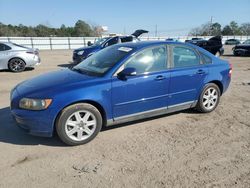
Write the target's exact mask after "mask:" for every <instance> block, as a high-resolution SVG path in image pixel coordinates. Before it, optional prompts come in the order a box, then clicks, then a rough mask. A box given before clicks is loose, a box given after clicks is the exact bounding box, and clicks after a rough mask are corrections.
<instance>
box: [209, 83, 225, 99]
mask: <svg viewBox="0 0 250 188" xmlns="http://www.w3.org/2000/svg"><path fill="white" fill-rule="evenodd" d="M208 83H213V84H216V85H217V86H218V87H219V89H220V95H222V94H223V91H224V88H223V84H222V82H221V81H219V80H212V81H210V82H208Z"/></svg>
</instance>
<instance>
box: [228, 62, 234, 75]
mask: <svg viewBox="0 0 250 188" xmlns="http://www.w3.org/2000/svg"><path fill="white" fill-rule="evenodd" d="M229 68H230V69H229V73H228V76H229V77H231V76H232V71H233V66H232V64H231V63H229Z"/></svg>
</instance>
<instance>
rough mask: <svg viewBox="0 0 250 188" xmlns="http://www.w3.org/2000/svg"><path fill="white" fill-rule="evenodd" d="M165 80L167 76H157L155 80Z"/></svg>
mask: <svg viewBox="0 0 250 188" xmlns="http://www.w3.org/2000/svg"><path fill="white" fill-rule="evenodd" d="M164 79H166V77H165V76H162V75H158V76H156V78H155V80H164Z"/></svg>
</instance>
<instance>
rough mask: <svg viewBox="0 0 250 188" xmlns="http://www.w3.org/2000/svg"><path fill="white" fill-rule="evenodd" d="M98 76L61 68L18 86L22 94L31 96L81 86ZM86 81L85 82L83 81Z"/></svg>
mask: <svg viewBox="0 0 250 188" xmlns="http://www.w3.org/2000/svg"><path fill="white" fill-rule="evenodd" d="M96 78H97V77H92V76H88V75H85V74H81V73H78V72H75V71H72V70H70V69H61V70H59V71H53V72H50V73H46V74H43V75H40V76H37V77H34V78H32V79H29V80H26V81H24V82H22V83H20V84H19V85H17V86H16V88H15V89H16V90H17V92H18V93H19V94H20V95H23V96H26V97H30V96H33V95H34V94H37V93H43V94H42V95H44V93H46V94H48V95H49V93H50V92H51V91H54V90H58V91H60V90H62V91H63V90H66V89H67V86H72V85H74V84H79V83H81V86H83V85H84V83H87V82H88V81H91V80H93V79H96ZM82 82H84V83H82Z"/></svg>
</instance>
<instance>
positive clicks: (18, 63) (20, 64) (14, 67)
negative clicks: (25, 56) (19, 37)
mask: <svg viewBox="0 0 250 188" xmlns="http://www.w3.org/2000/svg"><path fill="white" fill-rule="evenodd" d="M8 66H9V70H10V71H12V72H22V71H24V70H25V62H24V61H23V60H22V59H20V58H13V59H11V60H10V61H9V64H8Z"/></svg>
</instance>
